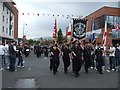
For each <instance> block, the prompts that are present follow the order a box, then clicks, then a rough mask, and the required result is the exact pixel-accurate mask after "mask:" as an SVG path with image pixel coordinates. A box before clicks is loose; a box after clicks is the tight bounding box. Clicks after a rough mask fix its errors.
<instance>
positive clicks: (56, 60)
mask: <svg viewBox="0 0 120 90" xmlns="http://www.w3.org/2000/svg"><path fill="white" fill-rule="evenodd" d="M59 54H60V49H59V48H58V45H57V43H55V45H54V46H53V48H52V50H51V55H52V65H53V74H54V75H55V74H56V72H57V70H58V67H59V64H60V61H59Z"/></svg>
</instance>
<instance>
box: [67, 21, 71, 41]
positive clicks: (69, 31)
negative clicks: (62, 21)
mask: <svg viewBox="0 0 120 90" xmlns="http://www.w3.org/2000/svg"><path fill="white" fill-rule="evenodd" d="M66 34H67V35H66V38H67V41H68V42H69V41H70V39H71V35H72V24H71V19H70V22H69V26H68V30H67V33H66Z"/></svg>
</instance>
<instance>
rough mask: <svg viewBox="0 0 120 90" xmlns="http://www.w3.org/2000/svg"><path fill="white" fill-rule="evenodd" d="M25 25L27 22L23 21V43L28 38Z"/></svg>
mask: <svg viewBox="0 0 120 90" xmlns="http://www.w3.org/2000/svg"><path fill="white" fill-rule="evenodd" d="M25 25H26V26H27V24H26V23H23V44H24V43H25V39H26V36H25V35H24V31H25Z"/></svg>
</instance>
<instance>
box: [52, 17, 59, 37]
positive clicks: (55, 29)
mask: <svg viewBox="0 0 120 90" xmlns="http://www.w3.org/2000/svg"><path fill="white" fill-rule="evenodd" d="M57 33H58V31H57V20H56V18H55V24H54V32H53V38H54V39H57Z"/></svg>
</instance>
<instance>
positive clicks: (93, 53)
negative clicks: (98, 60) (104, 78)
mask: <svg viewBox="0 0 120 90" xmlns="http://www.w3.org/2000/svg"><path fill="white" fill-rule="evenodd" d="M91 68H94V69H95V47H94V45H93V44H91Z"/></svg>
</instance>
